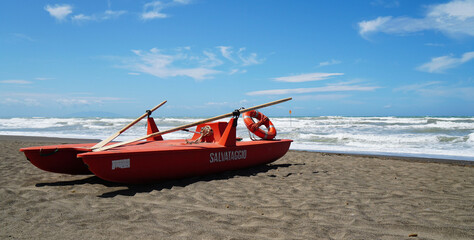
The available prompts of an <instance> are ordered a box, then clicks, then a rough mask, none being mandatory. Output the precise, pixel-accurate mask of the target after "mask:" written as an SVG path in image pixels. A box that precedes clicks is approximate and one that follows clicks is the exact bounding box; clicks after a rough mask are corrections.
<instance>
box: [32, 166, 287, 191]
mask: <svg viewBox="0 0 474 240" xmlns="http://www.w3.org/2000/svg"><path fill="white" fill-rule="evenodd" d="M292 165H294V164H269V165H259V166H254V167H251V168H244V169H238V170H231V171H225V172H221V173H215V174H210V175H205V176H197V177H189V178H183V179H176V180H167V181H161V182H157V183H149V184H123V183H114V182H109V181H105V180H103V179H101V178H99V177H96V176H90V177H87V178H84V179H77V180H70V181H58V182H44V183H37V184H36V185H35V186H36V187H46V186H51V187H58V186H75V185H84V184H100V185H103V186H105V187H110V188H112V187H126V189H119V190H115V191H111V192H105V193H102V194H101V195H98V196H97V197H100V198H113V197H116V196H118V195H121V196H130V197H131V196H135V195H136V194H137V193H150V192H152V191H161V190H163V189H171V188H173V187H186V186H188V185H191V184H193V183H196V182H201V181H204V182H210V181H215V180H228V179H232V178H234V177H250V176H255V175H257V174H260V173H266V172H268V171H270V170H276V169H278V168H288V167H290V166H292ZM269 177H275V175H269Z"/></svg>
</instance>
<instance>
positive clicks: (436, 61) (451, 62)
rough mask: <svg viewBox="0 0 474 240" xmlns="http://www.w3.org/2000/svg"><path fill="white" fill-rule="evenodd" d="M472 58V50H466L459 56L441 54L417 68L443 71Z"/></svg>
mask: <svg viewBox="0 0 474 240" xmlns="http://www.w3.org/2000/svg"><path fill="white" fill-rule="evenodd" d="M472 59H474V52H466V53H464V54H463V55H462V57H460V58H455V57H453V56H450V55H447V56H441V57H435V58H432V59H431V61H430V62H427V63H425V64H423V65H421V66H419V67H418V68H417V69H418V70H420V71H424V72H429V73H443V72H444V71H445V70H447V69H450V68H454V67H457V66H459V65H461V64H463V63H466V62H468V61H471V60H472Z"/></svg>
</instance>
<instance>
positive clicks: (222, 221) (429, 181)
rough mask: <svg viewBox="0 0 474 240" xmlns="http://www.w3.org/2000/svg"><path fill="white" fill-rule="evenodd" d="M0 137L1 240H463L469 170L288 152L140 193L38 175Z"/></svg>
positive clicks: (471, 212) (473, 195) (473, 191)
mask: <svg viewBox="0 0 474 240" xmlns="http://www.w3.org/2000/svg"><path fill="white" fill-rule="evenodd" d="M81 141H84V140H73V139H55V138H38V137H34V138H33V137H12V136H0V205H1V206H0V238H1V239H119V238H120V239H474V165H473V163H474V162H462V161H445V160H439V159H415V158H399V157H383V156H362V155H345V154H328V153H315V152H303V151H289V152H288V153H287V154H286V155H285V156H284V157H283V158H281V159H279V160H278V161H276V162H274V163H272V164H268V165H263V166H258V167H254V168H250V169H244V170H237V171H228V172H224V173H221V174H215V175H209V176H204V177H194V178H186V179H180V180H173V181H166V182H160V183H155V184H148V185H124V184H116V183H110V182H106V181H103V180H101V179H99V178H97V177H95V176H94V175H82V176H71V175H63V174H55V173H49V172H44V171H42V170H40V169H37V168H36V167H34V166H33V165H32V164H30V163H29V162H28V161H27V160H26V158H25V157H24V155H23V154H22V153H20V152H19V151H18V150H19V148H21V147H28V146H37V145H49V144H56V143H77V142H81Z"/></svg>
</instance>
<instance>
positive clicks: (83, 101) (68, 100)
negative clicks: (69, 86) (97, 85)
mask: <svg viewBox="0 0 474 240" xmlns="http://www.w3.org/2000/svg"><path fill="white" fill-rule="evenodd" d="M119 100H121V98H114V97H62V98H58V99H56V100H55V101H56V102H57V103H59V104H60V105H63V106H78V105H97V104H103V103H105V102H112V101H119Z"/></svg>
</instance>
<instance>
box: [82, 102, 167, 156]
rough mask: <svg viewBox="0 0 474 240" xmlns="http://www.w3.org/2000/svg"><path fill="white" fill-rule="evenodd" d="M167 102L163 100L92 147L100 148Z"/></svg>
mask: <svg viewBox="0 0 474 240" xmlns="http://www.w3.org/2000/svg"><path fill="white" fill-rule="evenodd" d="M165 103H166V100H165V101H163V102H162V103H160V104H158V105H156V106H155V107H154V108H152V109H150V110H149V112H148V111H147V112H146V113H145V114H143V115H141V116H140V117H139V118H137V119H135V120H134V121H133V122H131V123H129V124H128V125H127V126H125V127H124V128H122V129H120V131H118V132H116V133H114V134H113V135H112V136H110V137H108V138H107V139H105V140H103V141H101V142H100V143H97V144H96V145H94V146H93V147H92V148H91V149H92V150H94V149H99V148H101V147H103V146H104V145H105V144H107V143H109V142H111V141H112V140H114V139H115V138H116V137H118V136H119V135H120V134H122V133H123V132H125V131H126V130H127V129H129V128H130V127H132V126H133V125H135V124H136V123H137V122H139V121H140V120H142V119H143V118H144V117H146V116H148V114H150V113H152V112H153V111H155V110H156V109H158V108H159V107H161V106H163V104H165Z"/></svg>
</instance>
